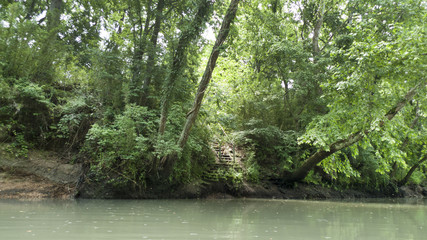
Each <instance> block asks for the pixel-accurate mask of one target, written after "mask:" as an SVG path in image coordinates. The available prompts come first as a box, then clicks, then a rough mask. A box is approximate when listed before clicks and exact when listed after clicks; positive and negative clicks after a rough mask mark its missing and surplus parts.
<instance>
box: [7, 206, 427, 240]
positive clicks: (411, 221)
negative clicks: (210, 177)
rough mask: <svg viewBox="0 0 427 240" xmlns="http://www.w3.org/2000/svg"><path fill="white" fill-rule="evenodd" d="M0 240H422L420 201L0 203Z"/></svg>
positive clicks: (425, 217)
mask: <svg viewBox="0 0 427 240" xmlns="http://www.w3.org/2000/svg"><path fill="white" fill-rule="evenodd" d="M0 239H2V240H3V239H4V240H14V239H19V240H22V239H43V240H53V239H55V240H60V239H73V240H84V239H91V240H92V239H117V240H127V239H267V240H268V239H304V240H307V239H340V240H351V239H363V240H368V239H381V240H382V239H387V240H393V239H405V240H409V239H420V240H424V239H427V201H426V200H364V201H357V202H350V201H344V202H343V201H300V200H252V199H246V200H73V201H58V200H49V201H45V200H44V201H18V200H0Z"/></svg>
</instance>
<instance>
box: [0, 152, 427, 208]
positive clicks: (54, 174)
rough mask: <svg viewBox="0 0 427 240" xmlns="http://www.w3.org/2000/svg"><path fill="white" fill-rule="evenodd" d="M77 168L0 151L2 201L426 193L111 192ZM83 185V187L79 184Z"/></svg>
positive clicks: (215, 188) (258, 188)
mask: <svg viewBox="0 0 427 240" xmlns="http://www.w3.org/2000/svg"><path fill="white" fill-rule="evenodd" d="M83 172H84V171H83V167H82V165H81V164H70V161H69V159H66V158H63V157H61V156H59V155H57V154H56V153H52V152H43V151H29V152H28V156H27V157H26V158H22V157H21V158H20V157H15V156H12V155H11V154H9V153H8V152H7V151H5V150H4V149H0V198H3V199H5V198H6V199H11V198H13V199H43V198H59V199H70V198H75V197H80V198H110V199H114V198H141V199H158V198H236V197H237V198H239V197H240V198H276V199H351V198H392V197H394V198H398V197H416V198H425V197H427V188H425V187H421V186H403V187H400V188H398V189H395V190H393V191H388V192H380V191H376V192H367V191H358V190H353V189H344V190H338V189H333V188H328V187H323V186H320V185H314V184H305V183H299V184H295V185H294V186H292V187H280V186H278V185H276V184H274V183H272V182H269V181H264V182H259V183H256V184H254V183H246V182H245V183H243V184H241V185H240V186H239V187H237V188H236V187H235V186H231V185H230V184H228V183H227V182H204V181H200V182H195V183H190V184H186V185H184V186H179V187H176V188H174V190H173V191H170V189H160V188H159V189H151V188H149V189H144V190H143V191H139V192H125V193H123V192H114V190H113V189H112V188H110V187H109V186H108V184H104V183H95V182H91V181H89V180H88V179H87V178H86V177H85V176H84V175H83ZM79 183H81V184H79Z"/></svg>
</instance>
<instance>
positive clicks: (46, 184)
mask: <svg viewBox="0 0 427 240" xmlns="http://www.w3.org/2000/svg"><path fill="white" fill-rule="evenodd" d="M81 175H82V166H81V164H70V163H69V160H68V159H65V158H62V157H60V156H59V155H58V154H56V153H53V152H45V151H29V152H28V155H27V157H17V156H14V155H13V154H11V153H10V152H9V151H8V150H7V146H5V145H3V146H0V198H19V199H22V198H24V199H39V198H74V196H75V195H76V193H77V184H78V181H79V179H80V177H81Z"/></svg>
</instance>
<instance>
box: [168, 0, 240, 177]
mask: <svg viewBox="0 0 427 240" xmlns="http://www.w3.org/2000/svg"><path fill="white" fill-rule="evenodd" d="M239 2H240V0H232V1H231V2H230V5H229V7H228V9H227V12H226V14H225V17H224V20H223V22H222V25H221V29H220V30H219V33H218V36H217V37H216V41H215V45H214V46H213V48H212V52H211V55H210V57H209V60H208V63H207V64H206V68H205V72H204V74H203V76H202V79H201V80H200V84H199V88H198V89H197V93H196V97H195V99H194V103H193V107H192V108H191V110H190V112H188V113H187V120H186V122H185V125H184V128H183V130H182V132H181V136H180V138H179V140H178V145H179V147H180V148H184V146H185V144H186V143H187V140H188V136H189V135H190V131H191V128H192V126H193V124H194V122H195V120H196V118H197V114H198V113H199V110H200V107H201V104H202V100H203V96H204V94H205V91H206V88H207V87H208V85H209V82H210V80H211V77H212V72H213V70H214V69H215V65H216V61H217V59H218V56H219V53H220V51H221V47H222V45H223V43H224V42H225V40H226V39H227V36H228V33H229V32H230V25H231V23H232V22H233V20H234V18H235V17H236V13H237V9H238V5H239ZM176 160H177V154H176V153H173V154H171V155H169V156H166V157H164V158H163V159H162V161H161V165H162V166H161V167H162V176H168V175H170V173H171V172H172V168H173V165H174V164H175V161H176Z"/></svg>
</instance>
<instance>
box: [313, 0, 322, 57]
mask: <svg viewBox="0 0 427 240" xmlns="http://www.w3.org/2000/svg"><path fill="white" fill-rule="evenodd" d="M318 11H319V14H318V18H319V19H318V20H317V22H316V25H315V27H314V31H313V55H314V56H316V55H317V54H318V53H319V52H320V48H319V36H320V30H321V28H322V24H323V15H324V14H325V1H324V0H322V1H321V2H320V6H319V10H318Z"/></svg>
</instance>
